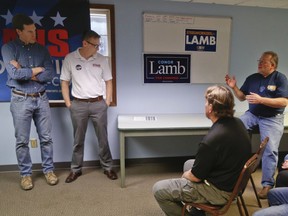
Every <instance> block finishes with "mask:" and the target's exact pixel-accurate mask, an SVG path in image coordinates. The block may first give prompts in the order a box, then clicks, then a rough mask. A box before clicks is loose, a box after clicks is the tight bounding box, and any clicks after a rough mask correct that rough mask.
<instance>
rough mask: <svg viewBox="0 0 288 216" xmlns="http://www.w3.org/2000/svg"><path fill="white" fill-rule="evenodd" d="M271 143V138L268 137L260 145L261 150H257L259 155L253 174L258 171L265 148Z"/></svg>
mask: <svg viewBox="0 0 288 216" xmlns="http://www.w3.org/2000/svg"><path fill="white" fill-rule="evenodd" d="M268 141H269V137H266V138H265V139H264V140H263V141H262V142H261V143H260V146H259V149H258V150H257V152H256V154H258V158H257V160H256V162H255V164H254V170H253V173H254V172H255V171H256V170H257V168H258V166H259V164H260V162H261V160H262V156H263V153H264V151H265V148H266V145H267V143H268Z"/></svg>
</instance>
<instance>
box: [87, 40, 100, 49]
mask: <svg viewBox="0 0 288 216" xmlns="http://www.w3.org/2000/svg"><path fill="white" fill-rule="evenodd" d="M86 42H87V43H88V44H90V45H92V46H94V47H95V49H98V48H99V47H100V46H101V44H93V43H91V42H89V41H87V40H86Z"/></svg>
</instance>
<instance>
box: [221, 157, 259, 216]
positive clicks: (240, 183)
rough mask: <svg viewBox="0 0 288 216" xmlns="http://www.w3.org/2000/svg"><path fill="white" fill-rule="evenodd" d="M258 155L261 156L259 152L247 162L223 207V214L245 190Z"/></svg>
mask: <svg viewBox="0 0 288 216" xmlns="http://www.w3.org/2000/svg"><path fill="white" fill-rule="evenodd" d="M258 157H259V156H258V154H254V155H252V157H251V158H249V160H248V161H247V162H246V163H245V165H244V167H243V169H242V171H241V173H240V175H239V177H238V180H237V182H236V184H235V186H234V189H233V192H232V194H231V196H230V198H229V200H228V202H227V204H226V205H225V207H224V208H222V209H221V214H224V213H226V212H227V211H228V209H229V207H230V205H231V203H232V202H233V201H234V200H235V198H237V197H238V196H239V195H240V194H242V193H243V192H244V190H245V188H246V186H247V184H248V181H249V179H250V176H251V174H252V173H253V171H254V165H255V163H256V161H257V159H258Z"/></svg>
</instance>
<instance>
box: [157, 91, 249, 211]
mask: <svg viewBox="0 0 288 216" xmlns="http://www.w3.org/2000/svg"><path fill="white" fill-rule="evenodd" d="M205 98H206V104H205V114H206V116H207V118H209V119H210V120H211V121H212V123H213V125H212V127H211V129H210V130H209V132H208V134H207V135H206V136H205V137H204V138H203V140H202V141H201V142H200V144H199V149H198V152H197V154H196V158H195V162H194V164H193V167H191V169H189V170H188V171H186V172H184V173H183V175H182V177H181V178H177V179H167V180H162V181H158V182H157V183H156V184H155V185H154V186H153V193H154V197H155V199H156V200H157V202H158V204H159V206H160V207H161V209H162V210H163V212H164V213H165V214H166V215H168V216H169V215H171V216H176V215H181V209H182V206H183V204H182V202H196V203H211V204H214V205H224V204H225V203H226V202H227V200H228V199H229V196H230V193H231V192H232V190H233V187H234V185H235V183H236V181H237V178H238V176H239V174H240V172H241V170H242V168H243V166H244V164H245V162H246V161H247V160H248V159H249V157H250V156H251V143H250V138H249V135H248V132H247V130H246V128H245V126H244V124H243V123H242V121H241V120H240V119H238V118H235V117H233V116H234V110H233V108H234V97H233V94H232V92H231V91H230V90H229V89H228V88H226V87H224V86H212V87H209V88H208V89H207V91H206V94H205ZM187 214H188V212H187Z"/></svg>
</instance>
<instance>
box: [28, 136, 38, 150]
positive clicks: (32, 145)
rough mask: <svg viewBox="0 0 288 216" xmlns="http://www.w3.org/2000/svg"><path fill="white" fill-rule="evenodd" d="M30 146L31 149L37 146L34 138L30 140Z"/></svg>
mask: <svg viewBox="0 0 288 216" xmlns="http://www.w3.org/2000/svg"><path fill="white" fill-rule="evenodd" d="M30 144H31V148H37V146H38V144H37V139H36V138H31V139H30Z"/></svg>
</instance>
